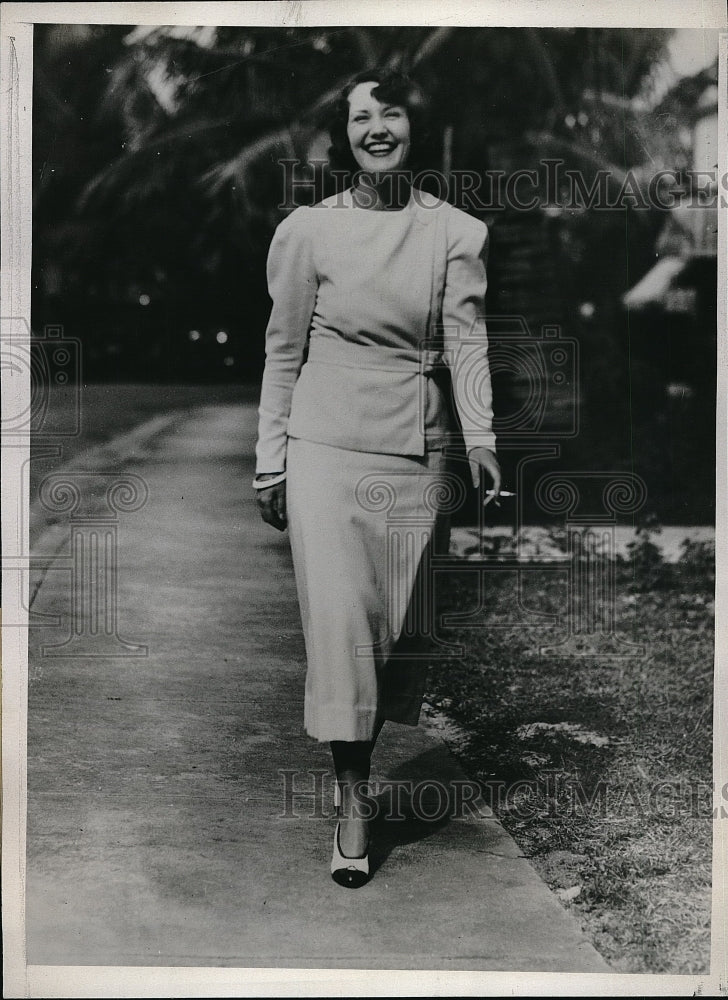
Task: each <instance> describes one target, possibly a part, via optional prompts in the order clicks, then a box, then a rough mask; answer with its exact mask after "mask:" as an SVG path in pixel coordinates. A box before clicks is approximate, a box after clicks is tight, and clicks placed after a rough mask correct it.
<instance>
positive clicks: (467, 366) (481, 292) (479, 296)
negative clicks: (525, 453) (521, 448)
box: [442, 211, 496, 451]
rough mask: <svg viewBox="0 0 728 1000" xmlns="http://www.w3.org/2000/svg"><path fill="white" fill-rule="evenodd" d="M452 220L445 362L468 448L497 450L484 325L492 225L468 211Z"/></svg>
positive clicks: (446, 288)
mask: <svg viewBox="0 0 728 1000" xmlns="http://www.w3.org/2000/svg"><path fill="white" fill-rule="evenodd" d="M447 222H448V238H447V246H448V254H447V270H446V274H445V284H444V291H443V297H442V327H443V346H444V354H445V360H446V361H447V364H448V365H449V367H450V372H451V378H452V385H453V395H454V400H455V406H456V409H457V414H458V417H459V418H460V424H461V426H462V431H463V438H464V440H465V448H466V450H467V451H469V450H470V449H471V448H476V447H478V446H479V445H482V446H485V447H486V448H490V449H491V450H493V451H495V445H496V441H495V434H494V433H493V391H492V386H491V378H490V366H489V364H488V334H487V331H486V326H485V316H484V313H485V291H486V287H487V277H486V270H485V268H486V263H487V259H488V240H489V236H488V228H487V226H486V225H485V224H484V223H483V222H480V221H478V220H477V219H474V218H472V216H469V215H466V214H465V213H464V212H457V211H455V212H453V213H451V214H450V217H449V218H448V220H447Z"/></svg>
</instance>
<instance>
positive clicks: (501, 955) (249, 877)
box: [27, 406, 608, 972]
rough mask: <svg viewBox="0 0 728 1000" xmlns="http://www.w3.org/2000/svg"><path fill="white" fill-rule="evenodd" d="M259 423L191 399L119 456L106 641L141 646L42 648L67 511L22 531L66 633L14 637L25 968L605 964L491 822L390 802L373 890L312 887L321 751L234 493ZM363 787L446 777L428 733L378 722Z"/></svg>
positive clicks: (272, 581)
mask: <svg viewBox="0 0 728 1000" xmlns="http://www.w3.org/2000/svg"><path fill="white" fill-rule="evenodd" d="M254 432H255V414H254V410H253V408H252V407H234V406H227V407H224V406H219V407H207V408H204V409H201V410H199V411H196V412H195V413H194V415H192V416H190V415H189V414H185V415H180V416H179V417H178V418H177V419H176V420H175V421H174V422H173V423H171V424H169V425H167V426H166V427H165V428H164V429H163V430H162V431H161V432H160V434H159V435H158V436H156V437H154V438H152V439H151V440H148V441H147V442H146V443H145V445H144V450H143V451H139V450H138V451H137V453H136V456H135V458H134V460H133V462H132V463H131V464H128V465H127V467H126V469H125V470H124V471H125V472H128V473H133V474H135V475H137V476H140V477H142V479H143V480H144V482H145V483H146V485H147V487H148V490H149V498H148V500H147V502H146V504H145V505H144V506H143V507H142V508H141V509H140V510H138V511H136V512H133V513H129V514H122V515H120V520H119V526H118V532H119V545H118V632H119V634H120V636H121V637H122V638H123V640H125V641H126V642H127V643H129V644H142V645H146V647H147V653H146V655H142V656H132V655H113V656H109V655H106V656H102V657H93V656H79V655H70V656H63V655H58V653H59V652H61V653H62V652H63V651H64V650H57V651H55V654H53V651H48V650H47V651H46V653H47V655H42V656H41V655H40V653H39V648H40V646H41V645H42V644H51V645H52V644H57V643H59V642H60V641H62V640H63V638H65V637H67V636H68V635H69V632H70V628H71V625H70V619H69V615H70V610H71V586H70V580H71V577H70V570H69V566H70V556H71V553H70V550H69V548H68V546H67V545H66V546H65V547H64V545H63V544H61V545H60V547H59V544H58V539H59V537H60V536H59V531H60V530H61V528H62V525H58V524H57V525H56V527H55V528H54V529H52V531H50V532H46V534H45V535H43V536H42V537H41V538H40V540H39V542H38V544H37V547H36V551H35V552H34V555H36V556H39V555H48V557H49V566H50V568H49V569H48V570H47V572H44V573H41V572H38V573H37V574H36V576H35V577H34V579H33V580H31V593H32V592H33V591H34V589H35V588H36V587H37V593H36V596H35V600H34V604H33V610H34V611H35V612H40V613H44V614H51V615H59V616H60V620H61V625H60V627H51V626H46V627H34V628H33V629H31V632H30V646H31V649H30V675H31V683H30V690H29V720H28V722H29V725H28V728H29V737H28V872H27V928H28V956H27V957H28V962H29V963H31V964H60V965H96V964H103V965H163V966H164V965H202V966H237V967H240V966H242V967H245V966H280V967H334V968H336V967H350V968H381V969H389V968H402V969H458V970H468V969H472V970H513V971H544V972H546V971H549V972H554V971H566V972H605V971H608V967H607V965H606V963H605V962H604V961H603V960H602V959H601V958H600V956H599V955H598V954H597V952H596V951H595V950H594V948H593V947H592V946H591V945H590V944H589V943H588V942H587V941H586V940H585V939H584V937H583V935H582V934H581V932H580V930H579V928H578V927H577V925H576V923H575V921H574V920H573V918H572V917H571V915H570V914H569V913H568V912H567V911H566V910H565V909H564V908H563V907H562V905H561V903H560V902H559V901H558V900H557V899H556V898H555V896H554V895H553V894H552V893H551V892H550V891H549V890H548V889H547V887H546V886H545V885H544V883H543V882H541V880H540V879H539V878H538V876H537V874H536V872H535V871H534V869H533V868H532V867H531V865H530V864H529V863H528V861H527V860H525V859H524V858H523V857H521V856H520V854H519V851H518V849H517V847H516V845H515V844H514V842H513V841H512V840H511V838H510V837H509V836H508V835H507V834H506V833H505V832H504V830H503V828H502V827H501V826H500V824H499V823H497V822H496V821H495V820H494V819H493V818H492V817H487V816H481V815H478V814H477V813H475V814H474V813H467V812H466V815H465V816H464V817H463V818H460V819H452V820H450V821H448V820H444V821H443V820H441V821H439V822H432V823H427V822H425V821H423V820H422V819H417V818H416V817H415V816H414V815H413V814H412V811H411V809H409V810H408V807H407V803H406V802H405V810H404V811H405V813H406V814H407V818H406V819H405V820H403V821H393V820H389V821H387V822H379V823H378V824H377V826H376V827H375V831H374V836H375V840H374V846H373V853H372V862H373V866H374V869H375V874H374V877H373V879H372V881H371V882H370V883H369V884H368V885H367V886H365V887H364V888H362V889H359V890H357V891H349V890H346V889H342V888H340V887H338V886H337V885H335V883H334V882H333V881H332V880H331V877H330V875H329V868H328V866H329V861H330V856H331V844H332V837H333V830H334V821H333V819H332V808H331V789H332V773H331V765H330V757H329V754H328V748H327V747H326V745H324V744H317V743H315V742H314V741H312V740H311V739H309V738H308V737H307V736H306V735H305V733H304V732H303V729H302V714H303V713H302V704H303V682H304V671H305V659H304V649H303V640H302V636H301V630H300V618H299V612H298V606H297V603H296V597H295V590H294V582H293V576H292V569H291V566H290V558H289V551H288V540H287V537H286V536H285V535H278V534H277V533H276V532H274V531H273V530H272V529H271V528H269V527H268V526H267V525H265V524H263V523H262V522H261V521H260V519H259V516H258V513H257V510H256V508H255V505H254V502H253V500H252V498H251V493H252V490H251V488H250V485H249V483H250V478H251V477H252V473H253V457H252V455H253V444H254ZM100 502H101V501H100V500H99V503H100ZM65 534H66V536H70V526H68V525H67V528H66V532H65ZM53 550H55V555H53V557H52V559H51V554H52V551H53ZM76 621H77V622H78V621H79V619H78V618H77V619H76ZM88 624H89V623H85V625H88ZM81 625H82V626H84V623H83V622H81ZM84 627H85V626H84ZM81 639H82V640H83V636H82V637H81ZM93 641H96V640H95V639H93V637H92V638H91V639H89V642H90V643H91V644H92V643H93ZM89 648H91V646H89ZM78 650H80V651H82V642H81V644H80V645H79V646H78ZM119 652H121V650H119ZM132 652H133V650H132ZM294 771H295V772H298V773H297V774H296V775H295V777H294V778H291V772H294ZM312 771H318V772H320V778H319V781H320V784H319V786H318V787H319V789H321V788H322V789H323V794H322V795H317V796H316V798H315V801H314V799H313V798H312V797H309V798H306V797H301V798H298V799H295V800H294V803H295V805H296V806H297V807H298V808H297V811H298V812H299V816H298V817H291V816H290V815H286V813H287V812H288V813H290V808H288V809H287V806H290V803H291V800H290V797H289V798H288V800H287V797H286V795H285V782H286V781H289V782H290V781H291V780H293V781H295V787H296V788H297V789H299V790H303V791H304V792H305V791H310V790H311V789H312V788H313V780H314V779H313V778H312V777H311V776H310V775H309V774H308V773H307V772H312ZM286 774H287V775H288V776H287V777H286ZM375 778H380V779H394V780H399V779H407V780H411V781H418V780H424V781H429V782H434V781H438V782H440V783H443V784H444V785H446V786H447V787H448V788H452V787H453V784H452V783H453V782H457V781H459V780H462V779H464V775H463V774H462V773H461V772H460V770H459V768H458V766H457V764H456V762H455V761H454V759H453V758H452V757H451V755H450V754H449V752H448V751H447V749H446V747H445V746H444V744H443V743H442V742H441V741H440V740H439V739H438V738H437V737H435V736H433V735H432V734H431V733H429V732H428V731H427V730H426V729H424V728H419V729H410V728H407V727H401V726H392V725H390V726H388V727H386V728H385V732H384V734H383V736H382V739H381V742H380V744H379V746H378V748H377V755H376V774H375ZM433 787H434V786H433ZM312 805H314V806H316V808H314V809H313V810H312ZM428 808H429V807H428ZM312 813H313V814H312Z"/></svg>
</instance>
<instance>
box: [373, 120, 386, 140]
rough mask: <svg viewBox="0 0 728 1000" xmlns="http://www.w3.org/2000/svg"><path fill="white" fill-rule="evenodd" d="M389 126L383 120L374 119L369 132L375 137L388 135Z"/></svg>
mask: <svg viewBox="0 0 728 1000" xmlns="http://www.w3.org/2000/svg"><path fill="white" fill-rule="evenodd" d="M388 131H389V130H388V129H387V124H386V122H385V121H384V119H383V118H372V120H371V121H370V123H369V132H370V133H371V134H372V135H373V136H374V135H387V133H388Z"/></svg>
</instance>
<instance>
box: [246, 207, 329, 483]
mask: <svg viewBox="0 0 728 1000" xmlns="http://www.w3.org/2000/svg"><path fill="white" fill-rule="evenodd" d="M309 211H310V210H309V209H307V208H305V207H301V208H298V209H296V210H295V211H294V212H292V213H291V215H289V216H288V217H287V218H286V219H284V220H283V222H281V223H280V225H279V226H278V228H277V229H276V231H275V233H274V235H273V240H272V242H271V245H270V250H269V252H268V265H267V277H268V291H269V293H270V296H271V298H272V299H273V307H272V309H271V314H270V319H269V321H268V327H267V329H266V334H265V369H264V371H263V382H262V385H261V390H260V405H259V407H258V441H257V444H256V449H255V454H256V470H257V472H259V473H262V472H282V471H284V470H285V467H286V440H287V438H286V434H287V430H288V417H289V415H290V412H291V400H292V397H293V389H294V386H295V384H296V381H297V379H298V375H299V373H300V371H301V367H302V365H303V356H304V351H305V347H306V342H307V339H308V333H309V327H310V325H311V317H312V316H313V311H314V306H315V303H316V292H317V289H318V276H317V274H316V268H315V266H314V261H313V247H312V240H311V232H310V225H308V223H309V222H310V219H309V218H308V213H309Z"/></svg>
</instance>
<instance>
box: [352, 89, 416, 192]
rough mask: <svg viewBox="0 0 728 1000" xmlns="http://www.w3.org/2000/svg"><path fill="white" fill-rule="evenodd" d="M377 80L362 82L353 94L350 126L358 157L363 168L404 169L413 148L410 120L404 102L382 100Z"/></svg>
mask: <svg viewBox="0 0 728 1000" xmlns="http://www.w3.org/2000/svg"><path fill="white" fill-rule="evenodd" d="M377 86H378V84H377V83H375V82H371V83H358V84H357V85H356V87H354V89H353V90H352V92H351V93H350V94H349V122H348V125H347V128H346V131H347V135H348V137H349V144H350V145H351V151H352V153H353V154H354V159H355V160H356V162H357V163H358V164H359V166H360V167H361V169H362V170H366V171H370V172H371V171H374V172H376V173H382V172H383V171H388V170H400V169H402V168H403V167H404V166H405V164H406V162H407V157H408V156H409V151H410V122H409V117H408V115H407V109H406V108H404V107H403V106H402V105H401V104H380V103H379V101H378V100H377V99H376V97H373V96H372V90H373V89H374V88H375V87H377Z"/></svg>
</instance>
